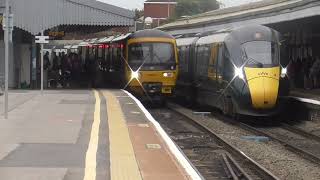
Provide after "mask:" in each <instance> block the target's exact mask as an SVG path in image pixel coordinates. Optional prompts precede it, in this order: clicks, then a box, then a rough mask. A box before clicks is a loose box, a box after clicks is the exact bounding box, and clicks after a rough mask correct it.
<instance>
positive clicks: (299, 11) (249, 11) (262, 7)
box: [158, 0, 320, 34]
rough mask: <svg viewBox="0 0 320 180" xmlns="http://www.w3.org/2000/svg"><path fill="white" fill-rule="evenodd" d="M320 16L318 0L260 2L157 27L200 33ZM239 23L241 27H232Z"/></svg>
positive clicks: (269, 0)
mask: <svg viewBox="0 0 320 180" xmlns="http://www.w3.org/2000/svg"><path fill="white" fill-rule="evenodd" d="M316 15H320V1H319V0H263V1H259V2H254V3H249V4H245V5H241V6H236V7H230V8H224V9H218V10H214V11H209V12H206V13H202V14H199V15H195V16H191V17H187V18H182V19H179V20H177V21H175V22H172V23H169V24H165V25H163V26H160V27H158V28H159V29H161V30H165V31H169V32H170V33H171V34H181V32H183V30H186V29H187V32H186V33H199V32H205V31H212V30H217V29H222V28H226V27H236V26H239V25H250V24H271V23H278V22H283V21H290V20H295V19H300V18H305V17H310V16H316ZM235 22H240V23H235Z"/></svg>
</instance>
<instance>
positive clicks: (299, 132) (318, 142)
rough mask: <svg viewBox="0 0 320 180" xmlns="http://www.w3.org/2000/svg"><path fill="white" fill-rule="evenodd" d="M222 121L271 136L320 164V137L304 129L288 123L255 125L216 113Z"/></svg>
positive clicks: (290, 149)
mask: <svg viewBox="0 0 320 180" xmlns="http://www.w3.org/2000/svg"><path fill="white" fill-rule="evenodd" d="M215 115H216V116H217V117H219V118H218V120H220V121H226V122H229V123H232V124H234V125H236V126H238V127H240V128H242V129H245V130H247V131H249V132H252V133H253V134H256V135H260V136H266V137H269V138H271V139H273V140H275V141H277V142H279V143H280V144H282V145H283V146H284V147H285V148H286V149H287V150H289V151H291V152H293V153H295V154H298V155H299V156H302V157H303V158H305V159H307V160H309V161H311V162H313V163H316V164H319V165H320V151H319V149H320V137H319V136H317V135H314V134H312V133H309V132H306V131H304V130H303V129H300V128H297V127H294V126H291V125H289V124H286V123H281V124H277V126H273V127H270V125H267V126H263V127H261V126H259V127H256V126H253V125H250V123H243V122H239V121H236V120H233V119H230V118H227V117H222V116H221V115H218V114H215Z"/></svg>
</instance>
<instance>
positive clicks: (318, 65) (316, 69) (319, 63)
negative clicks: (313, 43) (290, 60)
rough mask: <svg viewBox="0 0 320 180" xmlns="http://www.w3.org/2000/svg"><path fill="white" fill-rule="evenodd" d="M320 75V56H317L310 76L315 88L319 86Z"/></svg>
mask: <svg viewBox="0 0 320 180" xmlns="http://www.w3.org/2000/svg"><path fill="white" fill-rule="evenodd" d="M319 75H320V58H319V57H318V56H317V57H316V61H315V62H314V63H313V65H312V67H311V69H310V78H311V79H312V84H313V88H319Z"/></svg>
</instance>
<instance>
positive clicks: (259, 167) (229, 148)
mask: <svg viewBox="0 0 320 180" xmlns="http://www.w3.org/2000/svg"><path fill="white" fill-rule="evenodd" d="M167 106H168V108H170V109H172V110H173V111H175V112H178V113H179V114H182V115H184V116H185V117H187V118H188V119H189V120H191V121H192V122H194V123H196V124H197V125H199V126H200V127H202V128H203V129H204V130H206V131H207V132H209V133H210V134H211V135H213V136H214V137H215V138H216V140H217V141H218V142H220V143H221V144H222V145H223V146H224V147H225V149H226V150H227V151H228V152H229V153H230V152H231V154H236V155H237V156H239V157H241V158H242V159H245V160H246V163H247V164H248V165H251V166H253V167H254V170H256V171H257V172H258V173H259V175H260V176H263V178H264V179H270V180H271V179H272V180H280V178H278V177H277V176H275V175H274V174H272V173H271V172H270V171H269V170H267V169H266V168H265V167H263V166H262V165H260V164H259V163H258V162H256V161H254V160H253V159H252V158H250V157H249V156H247V155H246V154H245V153H244V152H242V151H241V150H239V149H238V148H236V147H235V146H233V145H232V144H230V143H228V142H227V141H225V140H224V139H223V138H222V137H220V135H218V134H217V133H216V132H214V131H213V130H212V129H211V128H209V127H207V126H206V125H204V124H203V123H201V122H200V121H199V120H198V119H196V118H195V117H192V116H190V115H188V114H186V113H184V112H183V109H184V108H183V107H181V106H179V105H176V104H172V103H168V104H167Z"/></svg>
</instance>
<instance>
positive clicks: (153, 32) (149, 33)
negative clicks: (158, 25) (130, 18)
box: [130, 29, 174, 39]
mask: <svg viewBox="0 0 320 180" xmlns="http://www.w3.org/2000/svg"><path fill="white" fill-rule="evenodd" d="M146 37H157V38H170V39H174V37H173V36H172V35H170V34H168V33H166V32H163V31H160V30H157V29H146V30H141V31H137V32H135V33H132V34H131V36H130V38H146Z"/></svg>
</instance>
